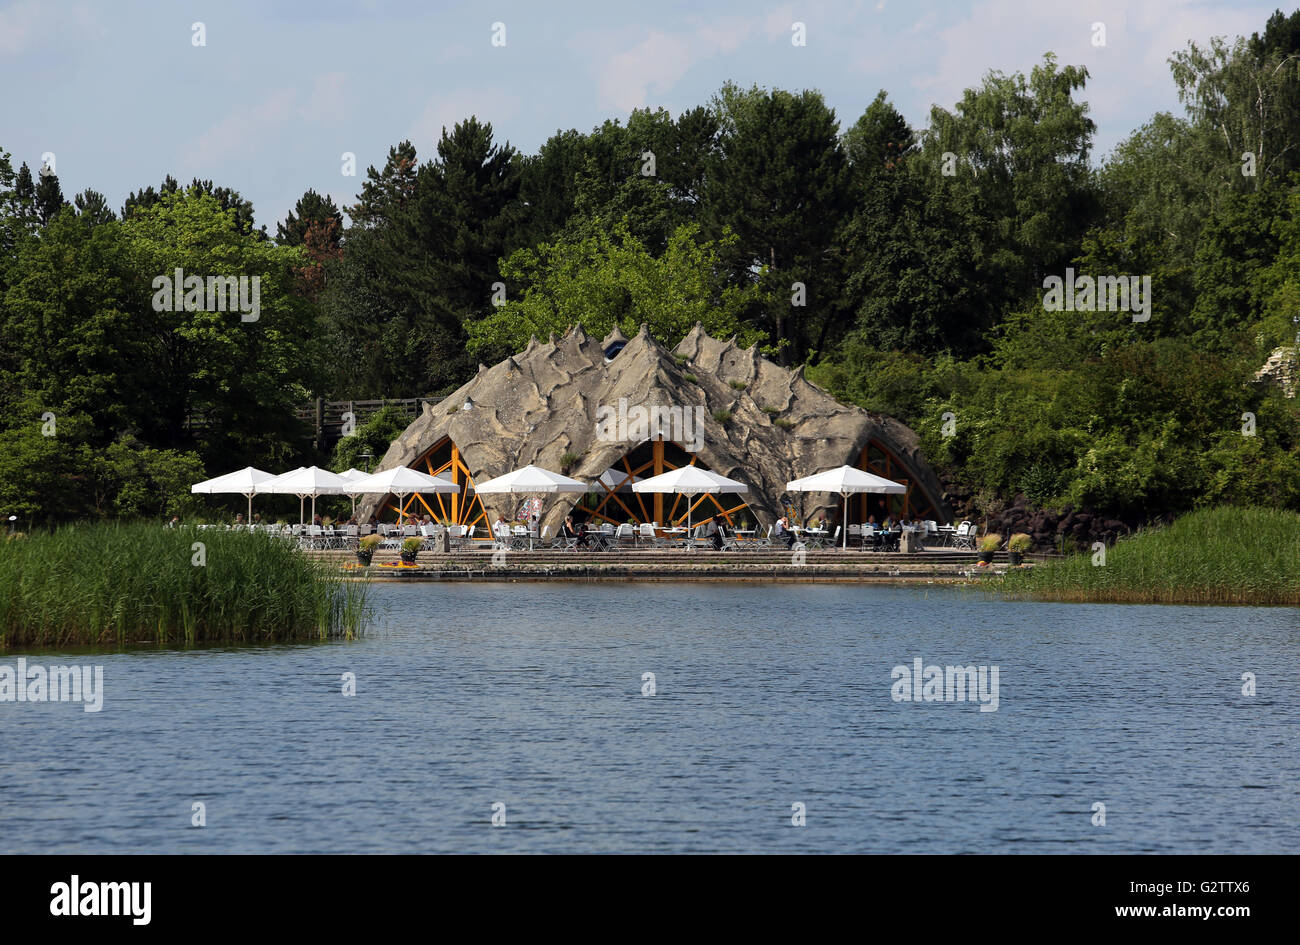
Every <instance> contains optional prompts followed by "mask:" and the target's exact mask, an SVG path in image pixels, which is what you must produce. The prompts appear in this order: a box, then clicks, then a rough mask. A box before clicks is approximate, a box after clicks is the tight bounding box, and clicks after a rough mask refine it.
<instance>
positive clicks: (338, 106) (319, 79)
mask: <svg viewBox="0 0 1300 945" xmlns="http://www.w3.org/2000/svg"><path fill="white" fill-rule="evenodd" d="M347 80H348V76H347V73H346V72H325V73H322V74H321V75H318V76H316V77H315V78H314V79H313V80H312V89H311V94H309V95H308V96H307V101H306V103H305V104H304V105H303V107H302V108H301V109H300V110H299V112H298V114H299V115H300V116H301V117H302V118H303V120H304V121H333V122H341V121H343V120H344V119H345V118H346V117H347V111H348V108H347V104H348V97H349V96H348V92H349V89H348V86H347Z"/></svg>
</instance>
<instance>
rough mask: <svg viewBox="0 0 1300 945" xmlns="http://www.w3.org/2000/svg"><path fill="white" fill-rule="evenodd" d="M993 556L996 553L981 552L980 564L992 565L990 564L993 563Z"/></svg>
mask: <svg viewBox="0 0 1300 945" xmlns="http://www.w3.org/2000/svg"><path fill="white" fill-rule="evenodd" d="M995 554H997V552H996V551H981V552H980V564H992V563H993V556H994V555H995Z"/></svg>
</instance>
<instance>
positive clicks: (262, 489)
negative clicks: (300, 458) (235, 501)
mask: <svg viewBox="0 0 1300 945" xmlns="http://www.w3.org/2000/svg"><path fill="white" fill-rule="evenodd" d="M306 468H307V467H306V466H299V467H298V468H297V469H291V470H289V472H282V473H280V475H278V476H272V477H271V478H270V479H268V480H266V481H265V482H259V483H258V484H257V494H258V495H273V494H274V492H273V490H272V489H271V488H270V487H271V485H272V483H274V482H275V481H276V480H277V479H283V478H284V477H285V476H287V475H289V473H296V472H302V471H303V470H304V469H306ZM305 498H306V497H305V496H302V497H299V499H298V521H299V523H301V522H302V515H303V500H304V499H305Z"/></svg>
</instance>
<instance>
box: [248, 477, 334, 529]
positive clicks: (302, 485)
mask: <svg viewBox="0 0 1300 945" xmlns="http://www.w3.org/2000/svg"><path fill="white" fill-rule="evenodd" d="M351 485H352V483H351V482H350V481H349V480H347V479H344V478H343V477H342V476H340V475H339V474H338V473H332V472H330V471H329V470H328V469H321V468H320V467H319V466H304V467H302V468H301V469H295V470H293V471H292V472H287V473H285V474H284V475H282V476H276V477H275V478H274V479H272V480H271V481H270V482H266V483H263V484H262V486H261V487H260V488H258V490H257V491H258V492H266V493H270V494H272V495H296V496H297V497H298V524H300V525H301V524H302V500H303V499H305V498H306V497H307V496H311V517H312V519H315V518H316V496H318V495H346V494H347V492H348V489H349V488H350V487H351Z"/></svg>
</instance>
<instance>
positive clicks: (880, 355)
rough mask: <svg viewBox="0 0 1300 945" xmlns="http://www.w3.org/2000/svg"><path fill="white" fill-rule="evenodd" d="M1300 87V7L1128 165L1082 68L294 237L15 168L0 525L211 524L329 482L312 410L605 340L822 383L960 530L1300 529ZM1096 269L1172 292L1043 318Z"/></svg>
mask: <svg viewBox="0 0 1300 945" xmlns="http://www.w3.org/2000/svg"><path fill="white" fill-rule="evenodd" d="M1297 55H1300V12H1298V13H1295V14H1292V15H1291V16H1289V17H1287V16H1283V15H1282V14H1280V13H1278V14H1275V15H1274V16H1273V17H1271V18H1270V19H1269V21H1268V22H1267V24H1266V25H1265V27H1264V29H1263V31H1262V32H1261V33H1257V34H1255V35H1253V36H1251V37H1249V38H1241V39H1237V40H1232V41H1229V40H1226V39H1225V40H1215V41H1214V42H1212V43H1211V44H1210V45H1209V47H1207V48H1201V47H1198V46H1197V45H1195V44H1189V45H1188V46H1187V47H1186V49H1184V50H1182V51H1177V52H1174V53H1173V55H1172V56H1171V58H1170V66H1171V73H1172V81H1173V82H1174V85H1175V87H1176V88H1177V90H1178V93H1179V95H1180V98H1181V100H1182V101H1183V103H1184V104H1185V106H1186V114H1185V116H1183V117H1178V116H1175V115H1170V114H1158V115H1155V116H1153V117H1152V118H1151V120H1150V121H1149V122H1147V123H1146V124H1145V125H1144V126H1142V127H1141V128H1139V129H1137V130H1136V131H1135V132H1134V133H1133V134H1132V135H1131V136H1130V137H1129V138H1128V139H1127V140H1125V141H1124V142H1123V143H1121V144H1120V145H1119V146H1118V147H1117V148H1116V149H1115V150H1114V152H1113V153H1111V154H1109V155H1107V156H1105V158H1104V159H1103V160H1102V161H1100V163H1094V160H1093V157H1094V156H1093V154H1092V137H1093V134H1094V124H1093V121H1092V118H1091V117H1090V114H1089V112H1090V110H1089V106H1088V104H1087V102H1086V99H1085V95H1086V88H1087V82H1088V73H1087V70H1086V69H1084V68H1082V67H1080V66H1075V65H1064V64H1060V63H1058V62H1057V60H1056V58H1055V57H1054V56H1052V55H1048V56H1046V57H1045V58H1044V60H1043V62H1042V63H1040V64H1039V65H1038V66H1037V67H1035V68H1034V69H1032V70H1031V71H1030V74H1029V75H1027V76H1026V75H1021V74H1012V75H1005V74H1002V73H999V72H990V73H989V74H988V75H987V76H986V77H985V78H984V80H983V81H982V82H981V83H980V84H979V86H978V87H976V88H972V89H968V90H966V92H965V93H964V94H963V96H962V97H961V99H960V101H958V102H956V103H955V104H954V106H953V107H952V108H951V109H945V108H938V107H936V108H935V109H933V111H932V113H931V115H930V118H929V121H928V123H927V126H926V127H924V128H921V129H913V128H910V127H909V126H908V124H907V122H906V121H905V120H904V119H903V117H902V115H901V114H900V113H899V112H898V111H897V110H896V109H895V108H894V107H893V106H892V105H891V104H890V103H889V99H888V96H887V94H886V93H885V92H883V91H882V92H880V93H879V94H878V95H877V96H876V97H875V98H874V99H873V100H872V101H871V102H870V103H869V104H868V105H867V106H866V108H865V109H864V111H863V112H862V114H861V115H860V116H858V117H857V118H856V120H852V121H851V123H850V122H844V123H843V124H842V123H841V119H840V117H839V116H837V115H836V114H835V112H834V111H833V110H832V109H830V108H829V107H828V106H827V105H826V103H825V101H824V100H823V98H822V96H821V95H820V94H819V93H817V92H815V91H810V90H803V91H799V92H790V91H785V90H781V89H770V90H769V89H762V88H757V87H754V88H748V89H746V88H742V87H739V86H736V85H733V84H730V83H728V84H727V85H724V86H723V88H722V89H720V90H719V92H718V93H717V94H716V95H715V96H714V97H713V98H712V100H711V101H709V102H708V103H705V104H703V105H700V106H698V107H695V108H692V109H690V110H687V111H684V112H682V113H681V114H679V115H677V116H676V117H675V118H674V117H673V116H671V115H669V113H668V112H666V111H665V110H663V109H640V110H637V111H634V112H633V113H632V114H631V115H630V116H629V117H628V119H627V121H626V122H625V123H624V122H619V121H607V122H605V123H603V124H602V125H600V126H599V127H597V128H594V129H592V130H591V131H589V132H585V133H584V132H580V131H577V130H572V129H571V130H564V131H559V132H557V133H556V134H555V135H554V136H552V137H551V138H550V139H549V140H547V141H546V142H545V143H544V144H543V145H542V146H541V147H540V148H539V149H538V151H537V153H536V154H525V153H522V152H520V151H518V150H517V149H516V148H514V147H512V146H511V145H510V144H509V143H508V142H500V141H498V140H497V138H496V136H495V133H494V130H493V128H492V125H491V124H488V123H487V122H486V121H485V120H483V119H481V118H480V117H477V116H471V117H468V118H466V120H464V121H462V122H460V123H458V124H457V125H455V126H454V127H453V128H451V129H446V130H444V132H443V135H442V138H441V140H440V141H439V142H438V144H437V148H436V153H434V154H432V155H430V156H428V157H427V158H422V156H421V155H419V154H417V152H416V149H415V147H414V146H413V145H412V144H411V143H410V142H408V141H403V142H400V143H398V144H396V145H394V146H393V147H392V148H390V150H389V154H388V158H387V160H386V162H385V163H384V165H383V167H380V168H376V167H371V168H369V169H368V170H367V171H366V174H365V177H364V179H363V180H362V181H361V185H360V190H359V193H358V194H357V197H356V203H355V204H354V205H352V206H348V207H344V208H339V207H337V206H335V205H334V203H333V202H332V201H331V200H330V199H329V198H328V197H322V196H321V195H320V194H318V193H316V192H315V191H314V190H308V191H306V192H305V193H304V194H303V196H302V198H301V199H300V200H298V201H297V203H296V205H295V207H294V210H293V211H292V212H291V213H290V214H289V216H288V217H287V218H286V219H285V220H284V221H281V222H280V223H279V224H278V225H277V226H276V227H275V238H274V239H273V238H271V237H270V235H269V234H268V232H267V227H266V226H265V225H262V226H260V227H259V226H257V225H256V223H255V216H254V209H253V207H252V205H251V204H250V203H249V202H248V201H247V200H245V199H243V198H242V196H241V195H240V194H239V193H238V192H237V191H235V190H232V189H230V188H229V187H223V186H217V185H215V184H214V183H213V182H211V181H201V180H195V181H193V182H192V183H191V184H190V185H189V186H188V187H182V186H181V185H179V184H178V183H177V181H176V180H175V179H173V178H171V177H168V178H166V179H165V180H164V181H163V183H162V185H161V186H160V187H159V188H157V189H155V188H154V187H152V186H150V187H145V188H142V189H141V190H139V191H137V192H134V193H132V194H131V195H130V196H129V197H128V199H127V200H126V204H125V206H123V207H122V209H121V212H120V214H115V213H114V212H113V211H112V210H111V209H110V208H109V207H108V205H107V202H106V201H105V199H104V197H103V196H102V195H101V194H98V193H96V192H95V191H93V190H87V191H85V192H83V193H81V194H78V195H76V196H75V197H74V198H73V200H72V201H71V202H68V201H67V200H65V198H64V196H63V194H62V191H61V189H60V185H59V182H58V178H57V177H56V176H55V175H54V174H53V173H49V172H48V169H46V168H42V169H40V170H38V171H37V172H36V173H33V172H32V170H31V169H30V168H28V167H27V165H25V164H24V165H21V166H20V167H19V168H18V169H16V170H15V169H14V167H13V166H12V163H11V161H10V159H9V156H8V155H7V154H5V153H4V152H3V151H0V304H2V305H3V323H2V324H0V509H2V510H4V511H5V513H6V514H17V515H19V516H20V517H22V518H23V519H24V520H47V521H53V520H61V519H69V518H76V517H85V516H109V515H159V514H171V513H173V512H185V511H187V510H189V509H191V508H192V506H191V504H190V503H191V499H190V497H189V496H188V495H187V494H186V493H185V491H184V488H183V486H184V484H185V483H186V482H187V481H192V480H193V479H195V478H197V477H199V476H201V475H203V474H205V473H206V474H215V473H218V472H224V471H228V470H230V469H234V468H237V467H239V466H242V465H245V464H253V465H258V466H261V467H263V468H269V469H284V468H290V467H291V466H293V465H296V464H298V463H304V464H305V463H309V462H316V463H325V462H328V461H329V458H328V457H325V456H320V455H314V454H313V453H312V450H311V443H310V437H309V435H308V434H307V431H305V430H304V429H303V428H302V426H301V424H300V423H299V422H298V421H296V420H295V419H294V416H293V407H294V405H295V404H297V403H301V402H304V401H306V400H308V399H309V398H311V397H324V398H327V399H370V398H398V397H415V396H431V395H434V396H436V395H438V394H444V393H447V392H449V391H451V390H453V389H455V388H456V387H457V386H459V385H460V384H462V383H464V382H465V381H466V380H468V379H469V378H470V377H471V376H472V375H473V373H474V370H475V369H476V367H477V364H478V363H479V362H480V361H483V362H487V363H490V362H492V361H494V360H496V359H499V358H501V357H503V356H505V355H506V354H508V353H510V352H512V351H514V350H517V349H519V348H522V347H523V346H525V345H526V344H527V342H528V339H529V337H530V336H532V335H537V336H538V337H539V338H540V339H542V340H545V338H546V336H547V334H548V333H549V332H552V331H555V332H560V331H563V330H564V329H565V328H567V327H568V325H569V324H571V323H572V322H575V321H581V322H582V323H583V324H584V325H585V327H586V328H587V330H588V331H589V332H590V333H593V334H598V335H600V334H603V333H605V332H606V331H608V330H609V329H610V328H612V327H613V326H615V325H618V326H619V327H621V328H622V330H623V331H624V332H625V333H627V334H629V335H630V334H632V333H634V332H635V331H636V330H637V329H638V328H639V326H640V325H641V324H642V323H644V324H647V325H648V326H649V327H650V329H651V331H652V332H653V333H654V334H655V335H656V336H657V337H659V338H660V340H661V341H663V342H665V343H667V344H673V343H675V342H676V341H677V340H678V339H679V338H680V337H681V335H683V334H684V333H685V332H686V331H688V330H689V328H690V327H691V325H692V324H693V323H694V322H695V321H700V322H703V324H704V325H705V327H706V328H707V329H708V330H709V331H710V332H711V333H713V334H715V335H724V336H730V335H732V334H734V335H736V336H737V337H738V339H739V340H740V341H741V342H742V343H744V344H750V343H756V344H759V345H760V346H761V348H762V350H763V351H764V352H765V353H767V354H768V355H769V356H771V357H773V358H776V359H777V360H779V361H781V362H783V363H785V364H788V365H794V364H800V363H802V364H807V365H808V366H809V372H808V376H809V377H810V378H811V379H813V380H814V381H816V382H818V383H821V384H823V385H825V386H827V387H828V388H829V389H830V390H831V391H832V392H833V393H835V394H836V395H838V396H840V397H842V398H844V399H846V400H849V401H853V402H856V403H859V404H861V405H863V406H865V407H868V408H870V409H875V410H880V411H884V412H887V413H890V414H893V415H896V416H898V417H899V418H900V419H902V420H903V421H904V422H906V423H908V424H909V425H911V426H912V427H914V428H915V429H916V430H917V431H918V432H919V433H920V434H921V436H922V441H923V444H924V446H925V450H926V453H927V455H928V456H929V457H930V458H931V460H932V461H933V462H934V464H935V465H936V466H937V467H938V470H939V472H940V475H941V477H943V478H944V479H945V481H946V483H947V484H948V486H949V488H950V498H951V499H952V500H953V501H954V503H955V504H957V505H958V506H959V507H960V508H959V511H961V512H962V513H963V514H966V515H976V514H993V513H996V512H997V510H998V508H999V507H1000V506H1003V505H1005V504H1006V503H1008V502H1010V501H1012V500H1013V499H1014V498H1015V497H1017V496H1020V495H1023V496H1025V497H1027V498H1028V500H1029V501H1030V502H1032V503H1033V504H1035V505H1038V506H1044V507H1049V506H1050V507H1061V506H1064V505H1070V506H1073V507H1076V508H1081V507H1082V508H1089V509H1093V510H1096V511H1097V512H1099V513H1100V514H1101V515H1104V516H1106V517H1107V518H1119V519H1122V520H1123V521H1124V522H1126V523H1129V524H1138V523H1140V522H1142V521H1148V520H1153V519H1164V518H1168V517H1169V516H1171V515H1173V514H1176V513H1179V512H1182V511H1185V510H1188V509H1191V508H1195V507H1197V506H1200V505H1206V504H1222V503H1236V504H1259V505H1268V506H1282V507H1289V508H1297V507H1300V475H1297V474H1298V473H1300V409H1298V408H1297V405H1296V401H1295V400H1294V399H1291V398H1288V397H1286V396H1284V394H1283V392H1282V391H1281V390H1279V389H1278V387H1277V386H1275V385H1270V384H1260V383H1256V382H1255V381H1254V377H1255V373H1256V372H1257V371H1258V370H1259V368H1260V366H1261V365H1262V364H1263V363H1264V362H1265V360H1266V359H1267V358H1268V357H1269V356H1270V354H1271V353H1272V352H1274V351H1275V350H1276V349H1278V348H1279V347H1281V346H1284V345H1286V346H1289V345H1292V344H1294V342H1295V335H1296V331H1297V322H1298V321H1300V195H1298V194H1296V193H1293V192H1292V189H1293V188H1294V187H1296V186H1297V184H1300V178H1296V177H1295V176H1294V175H1295V174H1296V173H1297V172H1300V72H1298V71H1297V69H1296V68H1295V60H1294V59H1293V58H1291V57H1295V56H1297ZM1288 63H1289V65H1288ZM345 214H346V216H345ZM178 269H180V270H183V271H184V273H185V274H194V275H201V276H212V275H218V276H253V275H256V276H258V277H259V278H260V285H261V303H260V316H259V317H258V318H257V319H256V320H254V321H246V320H244V319H242V318H241V315H240V313H238V312H231V311H211V310H209V308H210V306H209V307H206V308H205V307H199V308H197V309H191V308H190V307H189V306H181V307H179V308H178V309H177V310H171V311H168V310H162V311H160V310H159V309H158V306H157V305H156V304H154V300H155V290H154V287H153V286H154V282H155V280H157V279H158V278H159V277H160V276H165V275H170V274H172V273H174V272H175V271H176V270H178ZM1067 270H1074V271H1075V272H1077V273H1078V274H1080V275H1085V274H1086V275H1089V276H1093V277H1100V276H1110V277H1117V276H1125V277H1127V276H1133V277H1138V278H1139V282H1138V283H1135V286H1136V285H1138V284H1141V281H1142V280H1144V279H1149V283H1150V293H1149V295H1145V294H1144V298H1145V301H1146V302H1147V303H1149V308H1145V307H1143V308H1142V309H1141V313H1142V316H1143V317H1139V318H1137V319H1136V320H1135V318H1134V317H1133V316H1134V314H1135V313H1134V312H1133V311H1126V310H1123V309H1122V308H1118V309H1108V308H1107V306H1106V305H1105V304H1102V305H1100V306H1099V307H1098V308H1097V309H1096V310H1092V311H1076V310H1072V307H1070V306H1067V307H1066V310H1063V311H1049V310H1048V309H1047V307H1045V304H1044V300H1045V289H1046V288H1047V286H1048V280H1050V279H1052V278H1063V277H1065V275H1066V272H1067ZM1126 281H1127V280H1126ZM1134 291H1135V292H1136V288H1135V290H1134ZM1120 301H1122V300H1120ZM1129 301H1130V302H1132V305H1131V306H1130V308H1134V309H1136V308H1139V307H1140V305H1139V300H1138V298H1137V296H1136V295H1135V296H1134V297H1133V298H1132V299H1130V300H1129ZM390 434H391V431H390V430H388V429H387V428H386V427H384V425H383V423H382V422H381V423H380V424H379V425H378V426H376V427H375V428H374V429H371V430H368V431H366V432H365V434H364V442H362V439H360V438H359V439H355V440H354V441H353V442H352V443H350V444H346V445H345V446H341V447H340V454H339V455H338V456H337V457H335V459H338V460H347V461H348V464H351V460H352V459H354V458H355V456H357V455H359V454H360V453H361V452H363V451H364V450H365V449H369V450H370V451H371V452H372V453H374V454H375V455H379V454H380V453H381V452H382V444H381V443H380V440H381V439H383V438H384V437H386V436H389V435H390ZM344 454H346V455H344Z"/></svg>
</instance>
